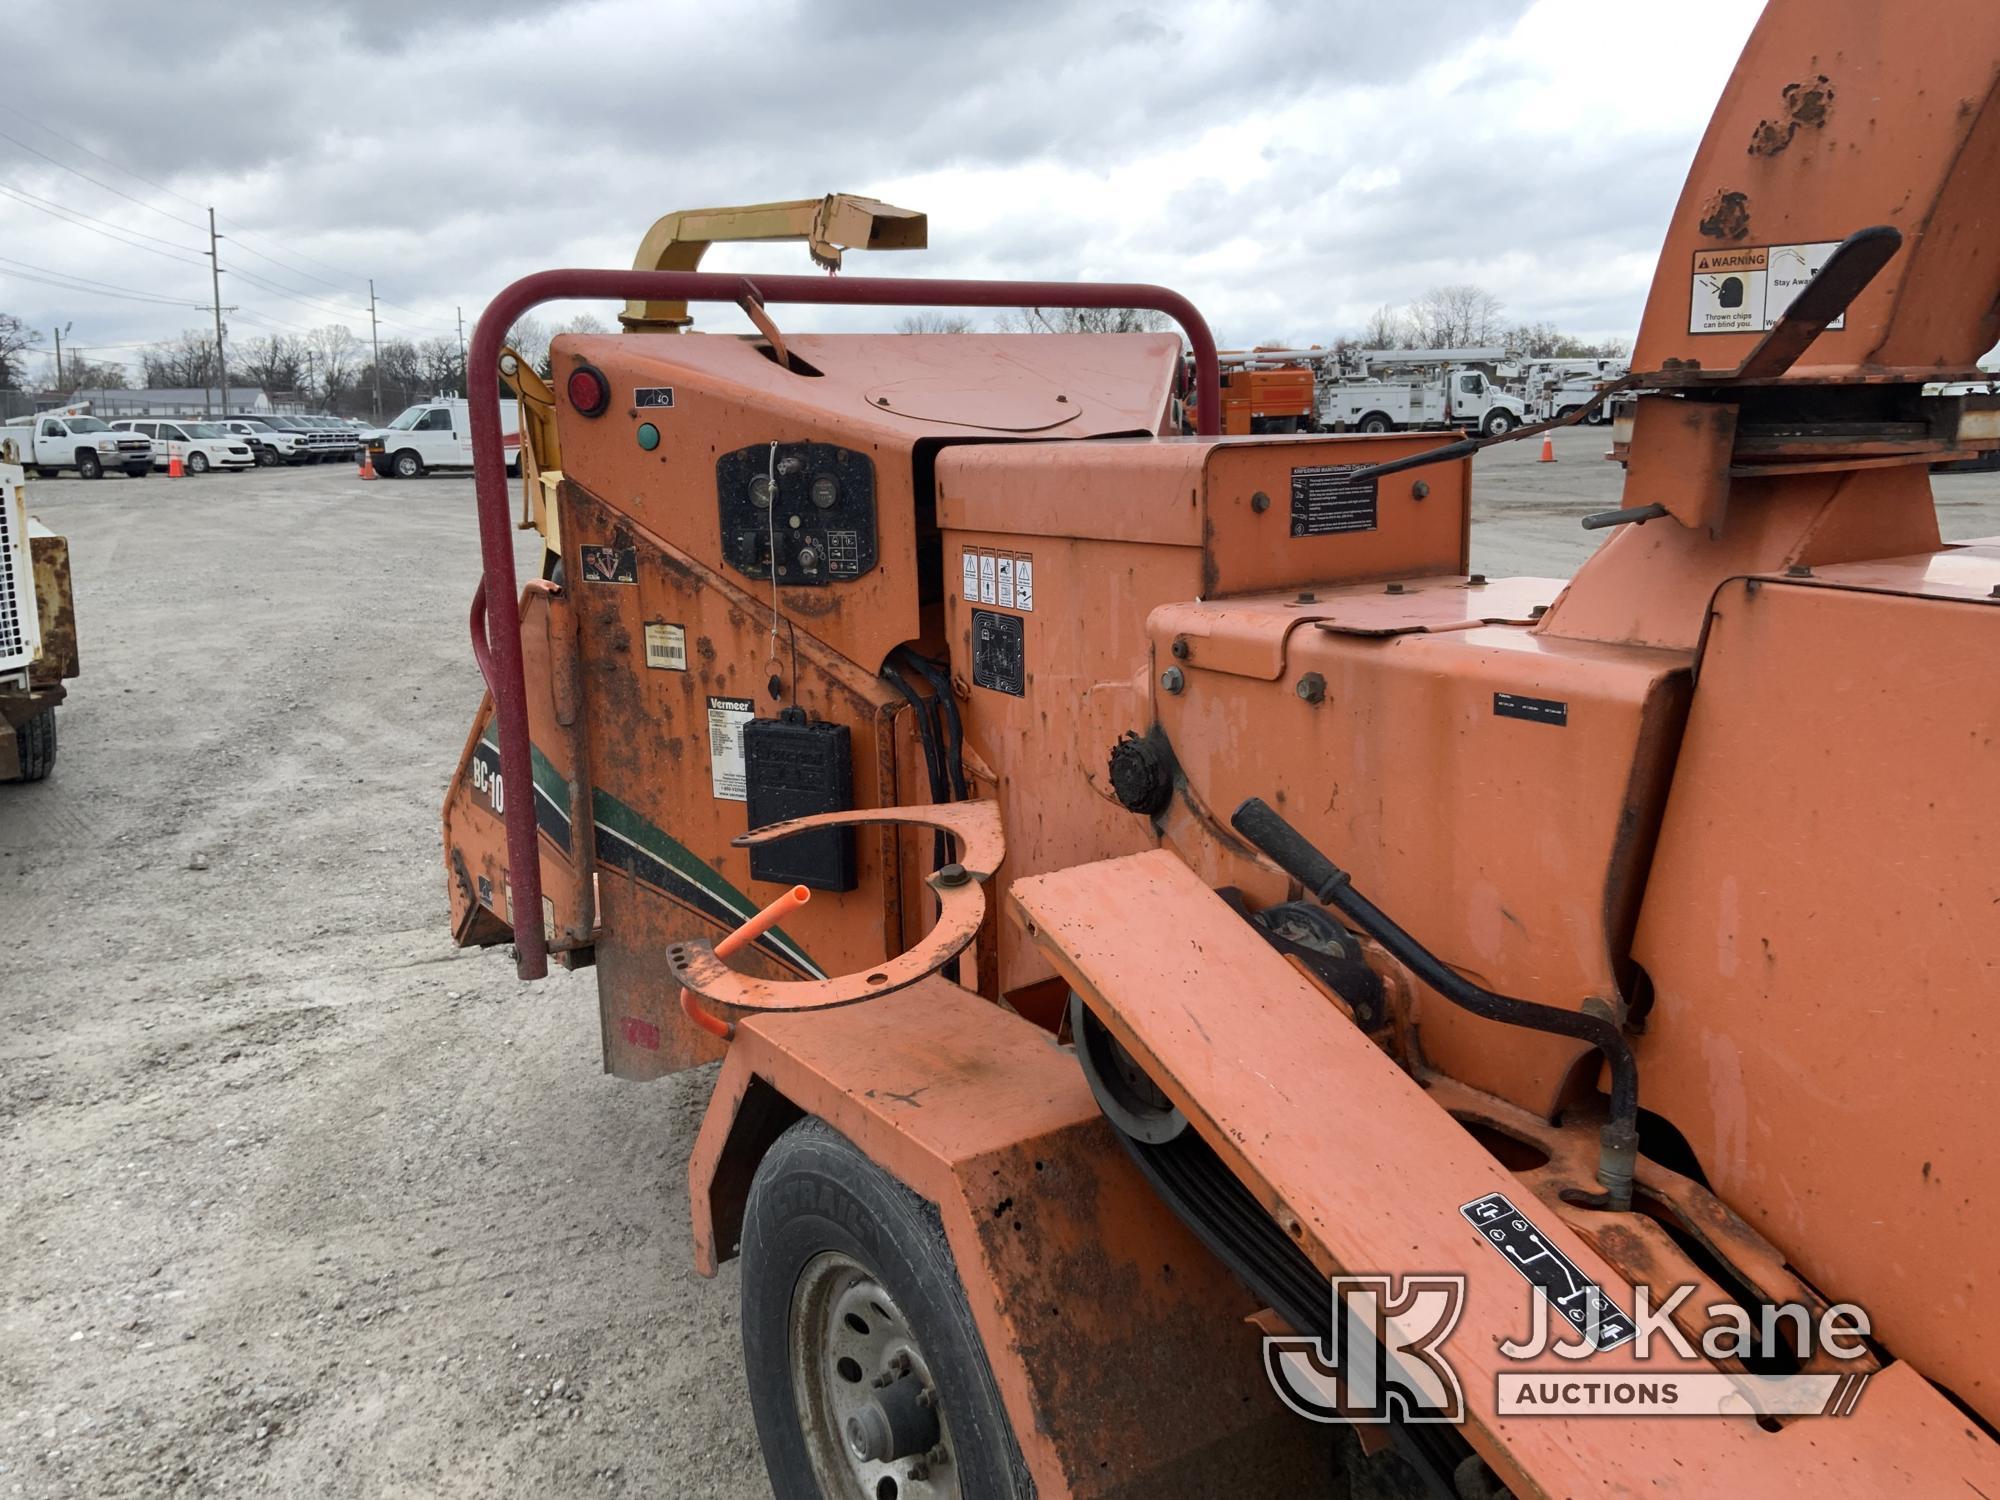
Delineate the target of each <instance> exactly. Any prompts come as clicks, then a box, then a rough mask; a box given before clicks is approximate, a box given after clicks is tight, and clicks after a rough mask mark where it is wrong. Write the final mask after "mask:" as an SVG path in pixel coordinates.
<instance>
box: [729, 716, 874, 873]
mask: <svg viewBox="0 0 2000 1500" xmlns="http://www.w3.org/2000/svg"><path fill="white" fill-rule="evenodd" d="M743 760H744V773H745V781H746V783H747V785H746V791H747V794H748V795H747V803H748V807H747V811H748V813H749V819H750V827H752V828H753V829H754V828H762V827H763V826H764V825H765V824H767V823H781V822H783V821H784V820H785V819H787V818H804V817H809V816H811V815H812V814H814V813H829V812H846V811H848V810H849V809H850V808H852V807H853V806H854V768H853V750H852V741H851V736H850V735H849V734H848V731H847V726H846V725H845V724H831V723H827V722H826V721H824V720H822V721H820V722H818V723H807V722H806V714H805V710H804V709H801V708H788V709H786V710H784V711H783V712H782V713H781V714H779V716H778V717H777V718H775V719H752V720H751V721H750V722H749V723H748V724H745V725H744V726H743ZM750 878H751V879H752V880H768V881H771V882H773V883H774V884H780V885H803V886H810V887H811V888H812V889H813V890H816V891H851V890H853V889H854V886H855V872H854V830H853V829H852V828H819V829H815V830H813V831H812V832H811V833H798V834H794V835H792V837H790V838H787V839H779V840H778V841H777V842H775V843H770V844H759V845H756V846H754V847H753V848H752V849H751V850H750Z"/></svg>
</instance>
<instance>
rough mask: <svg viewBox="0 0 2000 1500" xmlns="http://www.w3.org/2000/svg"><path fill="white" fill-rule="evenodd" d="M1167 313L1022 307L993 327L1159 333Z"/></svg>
mask: <svg viewBox="0 0 2000 1500" xmlns="http://www.w3.org/2000/svg"><path fill="white" fill-rule="evenodd" d="M1168 321H1169V320H1168V318H1167V315H1166V314H1165V313H1157V312H1153V311H1152V310H1150V309H1148V308H1138V307H1022V308H1015V309H1012V310H1010V311H1008V312H1003V313H1002V314H1000V316H999V317H998V318H996V319H994V322H993V326H994V327H995V328H997V329H999V330H1000V332H1002V333H1158V332H1159V331H1160V330H1161V329H1163V328H1165V327H1167V326H1168Z"/></svg>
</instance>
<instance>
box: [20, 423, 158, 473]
mask: <svg viewBox="0 0 2000 1500" xmlns="http://www.w3.org/2000/svg"><path fill="white" fill-rule="evenodd" d="M9 439H11V440H12V441H13V444H14V448H15V451H16V452H18V453H19V454H20V455H21V459H20V462H21V467H22V468H24V469H26V470H27V471H28V472H29V473H30V474H32V475H35V476H37V477H41V476H46V475H50V474H57V473H60V472H61V471H62V470H64V469H74V470H76V472H77V475H78V476H79V477H80V478H83V479H101V478H103V477H104V475H105V474H106V473H108V472H110V471H112V470H114V469H120V470H123V471H124V472H125V473H127V474H129V475H131V476H132V477H133V478H134V479H144V478H145V477H146V476H147V475H148V474H150V473H152V472H153V445H152V443H151V442H150V441H148V440H147V439H145V438H143V437H140V436H139V435H138V434H137V433H135V432H117V431H114V430H113V428H112V427H111V424H110V423H108V422H101V421H99V420H98V419H97V418H96V417H93V416H88V415H86V414H83V413H79V412H71V411H63V412H43V413H42V414H41V415H40V416H38V417H35V418H33V419H32V420H29V421H26V422H17V423H15V424H13V425H11V426H8V427H0V443H4V442H6V441H8V440H9Z"/></svg>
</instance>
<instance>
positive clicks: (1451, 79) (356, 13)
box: [0, 0, 1758, 359]
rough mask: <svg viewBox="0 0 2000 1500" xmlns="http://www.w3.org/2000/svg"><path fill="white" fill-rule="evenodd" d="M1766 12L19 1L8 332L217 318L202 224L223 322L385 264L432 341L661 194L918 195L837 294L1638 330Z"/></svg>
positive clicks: (240, 331) (785, 254)
mask: <svg viewBox="0 0 2000 1500" xmlns="http://www.w3.org/2000/svg"><path fill="white" fill-rule="evenodd" d="M1757 9H1758V7H1757V5H1756V4H1755V3H1750V0H1708V3H1706V4H1704V5H1703V6H1701V7H1700V9H1699V14H1698V15H1696V14H1695V13H1693V12H1691V11H1690V10H1688V9H1687V8H1685V7H1681V6H1666V5H1620V4H1616V3H1611V4H1607V3H1603V0H1426V3H1422V4H1410V5H1398V6H1385V5H1381V4H1379V3H1376V0H1320V3H1309V0H1299V3H1293V0H1263V3H1256V0H1241V3H1195V4H1178V5H1146V4H1136V3H1134V0H1110V3H1107V4H1101V5H1098V4H1091V3H1088V0H1084V3H1071V4H1066V5H1062V4H1049V3H1047V0H1038V3H1032V4H1029V3H1017V0H987V3H982V4H980V5H977V6H959V5H923V4H915V3H906V4H896V3H890V0H817V3H810V4H808V3H803V0H801V3H764V0H735V3H728V4H713V3H710V4H703V5H694V4H684V3H674V0H477V3H474V0H421V3H417V4H409V3H403V0H319V3H317V4H314V5H312V6H306V5H302V4H296V5H295V4H276V5H269V6H261V7H254V8H253V7H246V6H242V5H240V4H236V3H233V0H176V3H174V4H172V5H160V4H157V3H145V4H140V3H136V0H131V3H117V0H10V3H9V4H8V5H7V11H8V25H7V32H8V65H7V74H6V80H5V82H6V87H5V89H4V90H0V311H5V312H12V313H14V314H17V315H18V316H20V317H22V318H24V319H26V320H27V321H29V322H30V323H31V324H33V325H34V326H35V327H37V328H43V329H48V328H51V327H54V326H58V325H60V324H65V323H68V324H73V325H74V327H73V331H72V332H71V333H70V335H69V336H68V337H67V338H66V339H65V341H64V342H65V347H66V348H68V347H70V346H76V347H80V348H83V349H87V350H90V351H92V352H93V354H94V355H95V356H96V357H98V358H104V359H126V358H134V357H136V352H137V350H136V346H137V345H138V344H139V343H142V342H144V341H146V340H149V339H154V338H158V337H161V336H163V335H169V334H172V333H174V332H177V331H178V330H180V329H182V328H187V327H198V326H202V325H203V324H204V323H205V322H206V318H205V316H204V314H203V312H202V311H200V310H198V309H197V308H196V307H194V306H189V305H185V304H197V303H198V304H201V305H202V306H203V307H205V306H206V304H207V300H208V297H209V274H208V263H207V261H206V259H205V258H204V257H203V255H202V253H201V252H202V251H204V250H205V249H206V247H207V233H206V226H207V216H206V213H205V209H206V208H207V207H208V206H209V205H213V206H214V207H215V208H216V210H217V213H218V215H219V217H220V220H221V227H222V231H223V233H224V234H225V236H227V238H226V239H225V240H224V243H223V249H222V265H223V267H224V268H225V271H226V272H228V273H229V274H227V275H225V277H224V286H223V289H224V301H225V303H231V304H234V305H235V306H236V307H237V309H238V310H237V311H236V312H234V313H232V314H230V315H229V317H228V324H229V328H230V332H231V337H232V338H237V337H245V338H247V337H251V336H255V335H257V334H261V333H266V332H270V331H272V330H274V329H287V330H294V331H296V330H303V329H306V328H310V327H314V326H317V325H320V324H325V323H331V322H342V323H346V324H347V325H348V326H349V327H351V328H354V329H355V330H356V331H357V332H359V333H360V334H362V335H363V336H365V335H366V332H367V322H368V319H367V312H366V301H367V278H368V277H370V276H372V277H374V278H375V284H376V288H377V290H378V292H379V294H380V296H381V297H382V298H383V307H382V317H383V336H384V337H385V338H386V337H389V336H390V335H392V334H400V335H404V336H411V337H425V336H429V335H431V334H436V333H441V332H443V333H449V332H452V331H454V329H455V309H457V308H461V307H462V308H463V309H464V311H465V316H466V319H467V322H468V324H469V323H470V322H471V320H472V319H473V318H474V317H475V315H476V313H477V311H478V309H479V308H480V307H481V306H482V305H483V304H484V302H485V301H486V299H487V298H488V297H490V296H491V295H492V294H493V292H494V291H495V290H496V289H498V288H499V287H500V286H502V285H504V284H505V283H506V282H507V281H508V280H510V279H512V278H513V277H515V276H517V275H521V274H523V273H525V272H528V271H531V270H537V269H541V268H544V267H547V266H554V265H592V266H622V265H629V264H630V263H631V256H632V252H633V250H634V249H635V248H636V246H637V243H638V240H639V237H640V235H641V234H642V233H643V232H644V230H645V228H646V226H647V225H648V224H649V223H650V222H651V221H652V220H653V219H654V218H655V217H657V216H658V215H659V214H660V213H663V212H665V211H667V210H668V209H672V208H689V207H698V206H707V205H712V204H726V203H749V202H757V201H761V200H766V199H775V198H799V197H809V196H817V195H819V194H821V193H825V192H828V191H841V192H855V193H866V194H871V195H873V196H876V197H880V198H884V199H886V200H888V201H889V202H892V203H897V204H901V205H904V206H906V207H910V208H917V209H922V210H924V211H926V212H927V213H928V214H929V215H930V244H931V248H930V249H929V250H928V251H927V252H921V253H917V254H909V255H896V256H877V257H873V258H872V259H871V258H870V257H867V256H853V257H850V258H849V262H848V264H849V267H850V269H852V270H854V271H857V272H859V273H860V274H863V275H867V274H926V275H939V276H993V277H1052V278H1065V279H1067V278H1084V279H1088V278H1100V279H1116V280H1137V281H1159V282H1164V283H1166V284H1168V285H1171V286H1174V287H1177V288H1178V289H1180V290H1182V291H1184V292H1186V293H1188V294H1189V295H1191V296H1192V297H1193V299H1194V300H1195V302H1196V303H1197V305H1199V306H1200V307H1201V308H1202V309H1203V311H1204V312H1205V313H1206V314H1207V316H1208V317H1209V320H1210V321H1211V323H1212V324H1213V325H1214V326H1215V327H1216V329H1217V332H1218V333H1219V335H1220V336H1221V338H1222V340H1223V342H1224V344H1225V345H1230V344H1245V343H1250V342H1253V341H1257V340H1264V339H1270V338H1278V339H1283V340H1286V341H1306V342H1310V341H1313V340H1318V341H1322V342H1324V341H1326V340H1328V339H1331V338H1333V337H1335V336H1337V335H1339V334H1341V333H1344V332H1351V331H1354V330H1356V329H1357V328H1358V327H1359V326H1360V325H1361V324H1362V323H1363V321H1364V320H1365V319H1366V318H1367V316H1368V314H1369V313H1370V312H1371V311H1372V310H1373V309H1375V308H1376V307H1379V306H1381V305H1383V304H1385V303H1402V302H1406V301H1408V300H1409V299H1410V298H1412V297H1414V296H1416V295H1417V294H1419V293H1421V292H1422V291H1424V290H1425V289H1426V288H1428V287H1430V286H1434V285H1437V284H1440V283H1446V282H1459V281H1471V282H1477V283H1479V284H1481V285H1483V286H1485V287H1486V288H1488V289H1489V290H1491V291H1492V292H1493V293H1494V294H1495V295H1497V296H1498V297H1499V298H1500V299H1501V301H1502V302H1503V304H1504V305H1505V309H1506V315H1507V317H1508V319H1509V321H1517V320H1518V321H1540V320H1544V319H1546V320H1549V321H1552V322H1554V323H1557V324H1558V325H1560V326H1562V327H1563V328H1565V329H1568V330H1570V331H1572V332H1575V333H1578V334H1581V335H1584V336H1588V337H1618V338H1630V337H1631V335H1632V333H1633V330H1634V324H1635V322H1636V320H1637V317H1638V313H1639V309H1640V305H1641V302H1642V300H1643V298H1644V295H1645V290H1646V285H1647V283H1648V281H1649V279H1650V277H1651V273H1652V267H1653V262H1654V259H1655V256H1656V254H1657V251H1658V247H1659V242H1660V237H1661V234H1662V232H1663V230H1664V228H1665V224H1666V219H1667V215H1668V213H1669V212H1670V211H1671V209H1672V206H1673V203H1674V199H1675V197H1676V195H1677V194H1678V192H1679V190H1680V184H1681V180H1682V178H1683V176H1684V174H1685V172H1686V169H1687V163H1688V160H1689V158H1690V156H1691V155H1692V153H1693V151H1694V148H1695V145H1696V143H1697V142H1698V140H1699V138H1700V134H1701V131H1702V128H1703V126H1704V125H1705V123H1706V121H1707V119H1708V115H1709V112H1710V110H1711V108H1712V107H1713V104H1714V101H1715V99H1716V96H1717V94H1718V93H1719V91H1720V89H1721V86H1722V84H1723V82H1724V80H1725V79H1726V77H1727V76H1728V72H1729V69H1730V67H1731V66H1732V64H1733V63H1734V61H1735V57H1736V54H1737V51H1738V50H1739V49H1740V47H1741V45H1742V41H1743V38H1744V36H1745V35H1747V33H1748V31H1749V28H1750V26H1751V24H1752V22H1753V21H1754V19H1755V16H1756V12H1757ZM708 265H709V267H710V268H721V269H727V268H742V269H764V270H787V271H806V270H808V269H809V266H808V264H807V262H806V258H805V254H804V251H803V249H802V248H801V247H795V246H766V247H737V248H726V249H723V250H718V251H716V252H713V253H712V254H711V256H710V259H709V262H708ZM52 283H59V284H52ZM114 293H115V294H117V295H114ZM142 298H145V299H153V300H140V299H142ZM606 311H607V312H608V310H606ZM872 316H873V315H871V314H866V313H860V312H848V311H842V310H832V309H828V310H823V311H818V312H810V313H809V312H807V311H806V310H804V309H799V310H795V311H793V312H791V313H789V314H786V315H784V321H785V323H786V324H787V325H789V326H793V327H807V326H818V327H853V326H867V323H866V321H865V320H867V319H869V318H870V317H872ZM706 324H707V326H712V327H718V328H722V327H736V326H740V320H739V319H738V317H737V316H736V315H734V314H733V313H732V314H730V315H723V314H720V313H718V314H716V315H714V316H713V317H711V318H710V319H707V320H706Z"/></svg>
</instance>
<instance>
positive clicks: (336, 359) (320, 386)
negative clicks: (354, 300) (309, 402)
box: [305, 323, 361, 406]
mask: <svg viewBox="0 0 2000 1500" xmlns="http://www.w3.org/2000/svg"><path fill="white" fill-rule="evenodd" d="M305 344H306V356H305V357H306V382H305V384H306V388H307V389H308V390H310V391H311V392H312V393H313V394H314V395H315V396H317V397H318V398H319V400H320V402H321V403H322V404H323V405H326V406H332V405H334V404H335V403H336V402H337V401H338V400H339V399H340V396H341V393H342V392H344V391H346V390H347V389H348V388H349V387H350V386H352V385H353V384H354V373H355V370H356V369H357V368H358V367H359V364H360V358H361V340H359V339H358V338H356V337H355V336H354V334H353V333H352V332H351V331H350V330H349V329H348V327H347V325H346V324H344V323H328V324H326V325H325V326H324V327H321V328H315V329H314V330H313V331H312V332H311V333H309V334H307V335H306V338H305Z"/></svg>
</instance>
